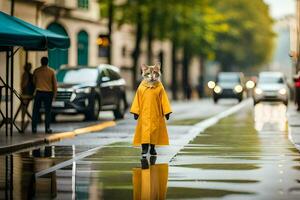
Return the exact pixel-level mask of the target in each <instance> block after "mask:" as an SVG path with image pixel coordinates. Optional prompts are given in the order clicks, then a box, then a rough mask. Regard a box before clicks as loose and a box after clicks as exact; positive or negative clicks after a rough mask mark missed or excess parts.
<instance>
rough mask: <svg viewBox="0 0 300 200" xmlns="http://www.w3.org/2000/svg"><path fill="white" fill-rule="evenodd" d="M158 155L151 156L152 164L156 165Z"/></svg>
mask: <svg viewBox="0 0 300 200" xmlns="http://www.w3.org/2000/svg"><path fill="white" fill-rule="evenodd" d="M156 158H157V156H150V165H155V162H156Z"/></svg>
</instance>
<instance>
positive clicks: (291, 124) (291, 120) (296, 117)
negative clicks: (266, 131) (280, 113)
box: [287, 105, 300, 151]
mask: <svg viewBox="0 0 300 200" xmlns="http://www.w3.org/2000/svg"><path fill="white" fill-rule="evenodd" d="M287 118H288V131H289V139H290V140H291V142H293V143H294V145H295V147H296V148H297V149H298V150H299V151H300V112H297V110H296V106H295V105H290V106H289V107H288V112H287Z"/></svg>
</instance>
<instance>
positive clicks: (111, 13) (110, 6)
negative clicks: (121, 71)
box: [107, 0, 114, 64]
mask: <svg viewBox="0 0 300 200" xmlns="http://www.w3.org/2000/svg"><path fill="white" fill-rule="evenodd" d="M113 1H114V0H109V1H108V41H109V45H108V57H107V62H108V63H109V64H111V61H112V48H111V47H112V28H113V20H114V2H113Z"/></svg>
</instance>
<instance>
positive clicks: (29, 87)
mask: <svg viewBox="0 0 300 200" xmlns="http://www.w3.org/2000/svg"><path fill="white" fill-rule="evenodd" d="M31 68H32V65H31V63H26V64H25V66H24V73H23V75H22V79H21V101H22V103H23V104H21V105H20V106H21V109H22V110H21V114H22V118H21V127H22V130H24V129H25V127H24V126H25V124H24V123H25V115H26V111H27V109H28V106H29V103H30V101H31V100H32V99H33V93H34V84H33V74H32V73H31Z"/></svg>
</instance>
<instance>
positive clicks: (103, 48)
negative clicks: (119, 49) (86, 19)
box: [97, 35, 110, 57]
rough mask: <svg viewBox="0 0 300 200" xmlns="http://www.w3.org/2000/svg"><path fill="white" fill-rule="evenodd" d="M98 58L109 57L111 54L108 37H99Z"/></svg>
mask: <svg viewBox="0 0 300 200" xmlns="http://www.w3.org/2000/svg"><path fill="white" fill-rule="evenodd" d="M97 45H98V57H108V54H109V45H110V44H109V39H108V36H107V35H99V37H98V38H97Z"/></svg>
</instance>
